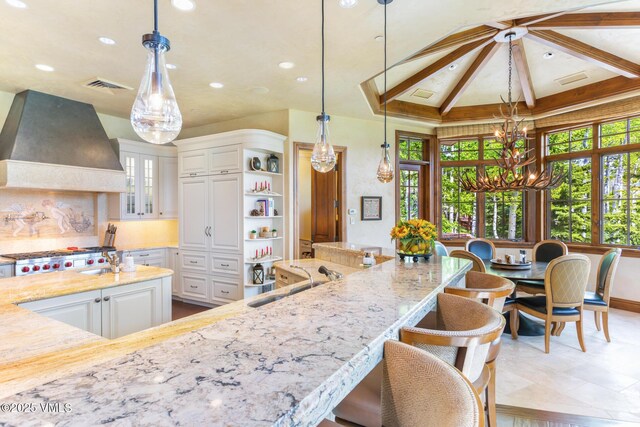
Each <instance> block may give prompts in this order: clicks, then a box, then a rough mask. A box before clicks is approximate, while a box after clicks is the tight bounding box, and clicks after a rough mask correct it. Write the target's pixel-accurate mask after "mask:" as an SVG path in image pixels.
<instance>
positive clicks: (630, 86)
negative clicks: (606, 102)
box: [533, 76, 640, 115]
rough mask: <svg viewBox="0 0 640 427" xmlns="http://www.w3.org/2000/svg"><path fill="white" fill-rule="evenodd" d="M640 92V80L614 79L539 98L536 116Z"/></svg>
mask: <svg viewBox="0 0 640 427" xmlns="http://www.w3.org/2000/svg"><path fill="white" fill-rule="evenodd" d="M637 91H640V79H628V78H626V77H621V76H620V77H614V78H612V79H608V80H603V81H600V82H597V83H591V84H588V85H585V86H581V87H577V88H575V89H569V90H567V91H564V92H560V93H556V94H553V95H549V96H545V97H544V98H538V100H537V102H536V107H535V108H534V109H533V113H534V114H535V115H541V114H548V113H552V112H559V111H562V110H566V109H568V108H571V107H577V106H580V105H584V104H588V103H590V102H593V101H600V100H603V99H607V98H610V97H614V96H620V95H624V94H627V93H631V92H637Z"/></svg>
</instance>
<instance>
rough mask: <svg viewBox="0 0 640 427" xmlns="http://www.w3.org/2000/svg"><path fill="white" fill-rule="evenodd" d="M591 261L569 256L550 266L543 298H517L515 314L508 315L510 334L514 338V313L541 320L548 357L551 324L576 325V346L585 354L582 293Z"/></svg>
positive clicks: (560, 258) (515, 316) (546, 274)
mask: <svg viewBox="0 0 640 427" xmlns="http://www.w3.org/2000/svg"><path fill="white" fill-rule="evenodd" d="M590 268H591V261H589V258H587V257H586V256H585V255H581V254H570V255H564V256H561V257H559V258H556V259H554V260H553V261H551V262H550V263H549V266H548V267H547V271H546V272H545V277H544V289H545V295H540V296H532V297H521V298H516V313H512V315H511V331H512V332H513V331H515V335H516V338H517V330H518V316H517V311H523V312H525V313H527V314H530V315H531V316H534V317H537V318H538V319H542V320H544V351H545V353H549V341H550V336H551V326H552V324H553V323H565V322H576V330H577V332H578V342H579V343H580V348H581V349H582V351H587V349H586V348H585V345H584V339H583V337H582V320H583V304H584V293H585V290H586V288H587V280H588V278H589V270H590Z"/></svg>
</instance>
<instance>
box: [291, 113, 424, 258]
mask: <svg viewBox="0 0 640 427" xmlns="http://www.w3.org/2000/svg"><path fill="white" fill-rule="evenodd" d="M316 116H317V112H308V111H300V110H289V132H288V135H289V138H288V140H287V143H286V147H285V151H286V153H285V163H286V165H287V169H286V173H287V174H288V176H287V183H288V184H287V185H288V187H287V188H286V194H287V195H289V197H288V198H287V205H288V206H287V212H288V215H287V217H288V218H292V217H293V199H292V197H291V194H292V189H293V174H292V168H293V157H292V156H293V143H294V142H304V143H314V142H315V137H316V130H317V123H316ZM329 129H330V135H331V143H332V144H333V145H338V146H345V147H347V163H346V171H347V182H346V188H347V200H346V203H347V209H356V212H357V213H356V215H354V216H352V217H351V218H353V219H354V224H350V222H349V219H347V236H346V239H344V240H346V241H349V242H353V243H362V244H366V245H377V246H384V247H390V248H391V247H393V245H392V243H391V241H390V240H389V231H390V230H391V228H392V227H393V226H394V223H395V181H392V182H391V183H388V184H382V183H381V182H379V181H378V180H377V179H376V169H377V167H378V163H379V162H380V156H381V154H380V153H381V148H380V144H382V142H383V133H384V126H383V122H382V121H380V120H361V119H353V118H349V117H341V116H331V122H330V125H329ZM396 130H404V131H407V132H417V133H426V134H430V133H433V128H432V127H430V126H415V125H410V124H408V123H407V124H405V123H402V122H398V121H394V122H389V123H388V125H387V141H388V142H389V144H390V145H391V149H390V150H391V153H392V157H393V153H395V132H396ZM392 160H393V159H392ZM361 196H382V221H361V220H360V197H361ZM286 227H287V230H288V235H289V236H292V235H293V227H294V224H293V221H288V222H287V224H286ZM288 253H289V254H292V253H293V241H292V239H289V252H288Z"/></svg>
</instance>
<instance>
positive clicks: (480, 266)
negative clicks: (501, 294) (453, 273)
mask: <svg viewBox="0 0 640 427" xmlns="http://www.w3.org/2000/svg"><path fill="white" fill-rule="evenodd" d="M449 256H450V257H453V258H463V259H468V260H470V261H472V262H473V266H472V267H471V270H472V271H479V272H480V273H486V272H487V268H486V267H485V265H484V262H482V260H481V259H480V258H479V257H478V256H477V255H475V254H473V253H471V252H469V251H463V250H460V249H456V250H453V251H451V253H449Z"/></svg>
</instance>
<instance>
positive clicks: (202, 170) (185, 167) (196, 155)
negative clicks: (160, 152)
mask: <svg viewBox="0 0 640 427" xmlns="http://www.w3.org/2000/svg"><path fill="white" fill-rule="evenodd" d="M207 154H208V150H195V151H184V152H181V153H178V173H179V174H180V176H199V175H206V174H207V167H208V165H207Z"/></svg>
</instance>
